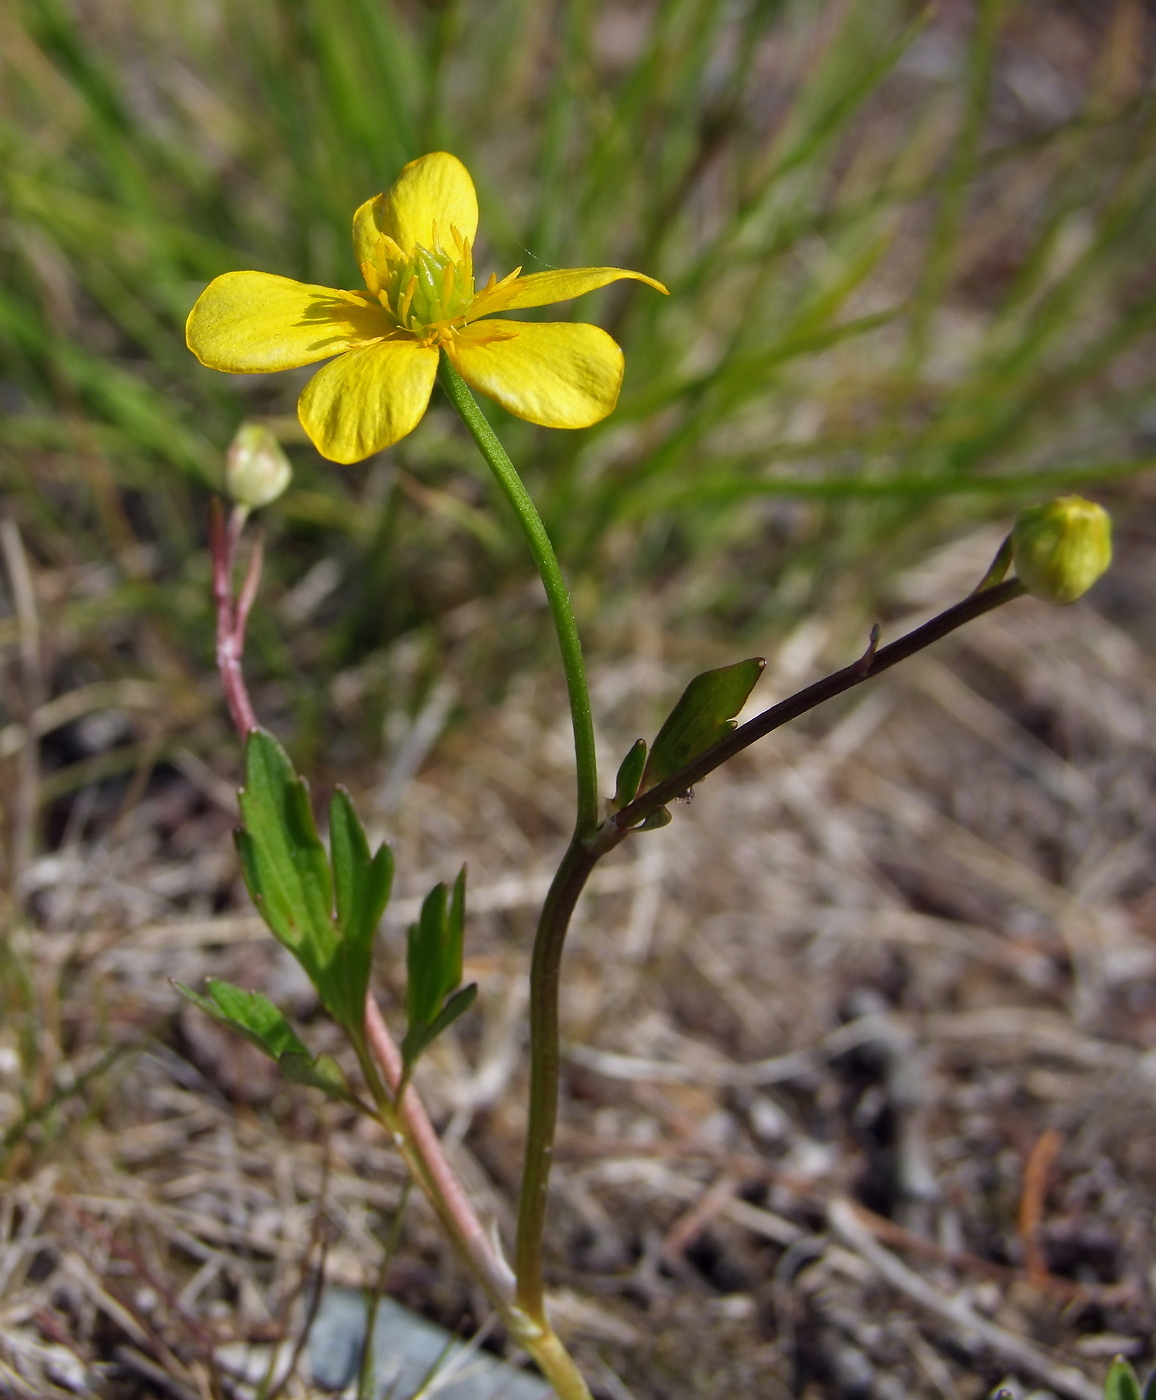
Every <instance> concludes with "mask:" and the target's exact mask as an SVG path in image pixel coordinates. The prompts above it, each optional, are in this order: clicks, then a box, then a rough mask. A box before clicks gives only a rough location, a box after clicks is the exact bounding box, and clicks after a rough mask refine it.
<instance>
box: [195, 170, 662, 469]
mask: <svg viewBox="0 0 1156 1400" xmlns="http://www.w3.org/2000/svg"><path fill="white" fill-rule="evenodd" d="M477 226H478V201H477V196H476V195H475V193H474V185H473V181H472V180H471V179H470V176H469V172H468V171H467V170H466V168H465V166H464V165H463V164H462V163H461V161H460V160H458V159H457V157H456V156H451V155H449V154H447V153H446V152H445V151H435V152H434V153H432V154H431V155H427V156H422V157H421V158H420V159H419V160H415V161H411V162H410V164H409V165H407V166H406V167H405V169H404V170H403V171H402V172H401V174H400V175H399V176H398V178H397V181H396V183H395V184H394V186H393V188H392V189H391V190H390V191H389V193H388V194H384V195H381V194H379V195H377V196H375V197H374V198H373V199H370V200H367V201H366V202H365V203H364V204H363V205H362V206H361V208H360V209H358V211H357V213H356V214H354V216H353V247H354V252H355V254H356V257H357V261H358V263H359V264H360V267H361V272H362V276H363V277H364V278H365V285H366V287H367V288H368V290H367V291H364V292H346V291H337V290H334V289H332V288H329V287H315V286H311V285H309V284H308V283H305V282H294V281H293V280H292V279H291V278H288V277H276V276H274V275H273V274H271V273H268V272H227V273H225V275H224V276H223V277H218V278H216V279H215V280H214V281H212V282H210V284H209V285H208V286H207V287H206V288H205V290H204V291H203V292H202V293H201V295H200V296H199V297H198V298H197V303H196V305H195V306H194V307H193V309H192V311H191V312H190V313H189V319H188V323H187V325H186V327H185V338H186V340H187V342H188V346H189V349H190V350H191V351H192V352H193V354H194V355H196V357H197V359H198V360H200V362H201V363H202V364H203V365H208V366H209V368H210V369H219V370H225V371H227V372H229V373H231V374H252V373H255V372H260V371H266V370H278V369H293V368H295V367H297V366H298V365H308V364H313V363H314V362H316V361H317V360H328V359H332V357H333V356H335V355H336V356H337V357H338V358H337V359H334V360H333V362H332V364H328V365H326V366H325V368H324V369H322V370H321V371H320V372H319V373H317V374H316V375H314V377H313V379H312V380H311V381H310V382H309V384H308V385H307V386H306V388H305V390H304V392H303V393H302V395H301V398H300V399H299V401H298V404H297V411H298V414H299V415H300V418H301V423H302V426H303V427H304V428H305V431H306V432H307V433H308V434H309V436H310V438H311V439H312V440H313V443H314V445H315V446H316V447H317V450H318V451H319V452H320V453H321V454H322V455H323V456H325V457H328V458H330V459H331V460H332V461H334V462H358V461H360V460H361V459H362V458H363V457H368V456H369V455H370V454H371V453H373V452H379V451H381V449H382V448H384V447H389V446H390V445H391V444H392V443H395V442H397V441H398V439H399V438H403V437H405V435H406V434H407V433H409V432H412V431H413V429H414V428H415V427H416V426H417V424H418V422H419V420H420V419H421V416H422V414H423V413H424V412H425V410H426V405H427V404H428V403H429V397H430V394H431V393H432V392H433V385H434V379H435V378H436V376H437V368H438V356H439V353H440V352H441V351H442V350H444V351H445V353H446V355H447V357H448V358H449V360H450V362H451V364H452V365H453V366H454V368H455V369H456V370H457V372H458V373H459V374H460V375H461V376H462V378H463V379H464V380H465V381H466V383H467V384H469V385H470V386H471V387H472V388H474V389H477V390H480V392H481V393H483V394H488V395H489V396H490V398H492V399H496V400H497V401H498V403H500V404H501V405H502V407H503V408H505V409H508V410H509V411H510V412H511V413H514V414H516V415H517V416H518V417H519V418H526V419H528V420H529V421H530V422H531V423H541V424H542V425H543V426H545V427H547V428H586V427H589V426H590V424H591V423H597V422H599V421H600V420H601V419H603V418H605V417H606V416H607V414H608V413H610V412H612V411H613V408H614V405H615V403H616V402H617V401H618V391H619V389H620V388H621V385H622V370H623V360H622V351H621V350H620V349H619V348H618V346H617V345H616V344H615V343H614V341H613V340H612V339H611V338H610V336H608V335H607V334H606V332H605V331H603V330H600V329H599V328H598V327H597V326H589V325H584V324H581V323H576V322H570V321H561V322H542V321H511V320H503V319H499V318H497V316H496V313H498V312H502V311H512V310H514V309H516V308H520V307H527V306H547V305H549V304H550V303H551V302H555V301H565V300H567V299H569V298H571V297H576V296H580V295H581V294H582V293H583V292H592V291H594V290H595V289H596V288H598V287H604V286H606V285H607V283H609V282H617V281H618V280H619V279H620V278H623V277H630V278H634V279H635V280H636V281H639V282H646V283H648V284H649V285H650V286H652V287H655V288H657V289H658V291H660V292H663V293H665V292H666V288H665V287H664V286H663V285H662V283H661V282H656V281H655V280H654V279H653V278H652V277H644V276H643V275H642V273H640V272H626V271H624V270H623V269H622V268H618V267H582V268H566V269H561V270H559V271H556V272H533V273H531V274H530V275H529V276H527V277H523V276H522V275H521V268H517V269H516V270H515V271H514V272H511V273H510V275H509V276H508V277H504V278H503V279H502V280H501V281H500V282H499V281H498V280H497V278H496V277H494V276H491V277H490V280H489V281H488V282H487V283H486V284H485V286H483V287H482V288H481V290H479V291H475V289H474V267H473V252H472V248H473V241H474V235H475V233H476V231H477ZM482 318H485V319H482Z"/></svg>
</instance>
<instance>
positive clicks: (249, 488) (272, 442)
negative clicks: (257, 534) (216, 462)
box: [225, 423, 293, 510]
mask: <svg viewBox="0 0 1156 1400" xmlns="http://www.w3.org/2000/svg"><path fill="white" fill-rule="evenodd" d="M292 479H293V468H292V467H291V466H290V465H289V458H288V457H286V456H285V453H284V452H283V451H282V449H281V444H280V443H279V442H278V441H277V439H276V438H275V437H274V436H273V434H272V433H271V432H270V431H269V429H268V428H266V427H265V426H264V425H263V424H261V423H242V424H241V426H240V427H239V428H238V429H237V431H236V433H235V434H234V436H233V441H232V442H231V443H230V444H229V451H228V453H227V455H226V457H225V490H226V491H227V492H228V493H229V498H230V500H232V501H233V502H235V503H236V504H237V505H239V506H244V507H245V508H246V509H247V510H259V509H260V507H261V506H267V505H268V504H269V503H270V502H271V501H275V500H276V499H277V497H278V496H280V495H281V493H282V492H283V491H284V490H285V488H286V487H287V486H288V485H289V482H290V481H291V480H292Z"/></svg>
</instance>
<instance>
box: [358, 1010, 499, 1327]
mask: <svg viewBox="0 0 1156 1400" xmlns="http://www.w3.org/2000/svg"><path fill="white" fill-rule="evenodd" d="M365 1034H366V1039H367V1040H368V1041H369V1048H370V1049H371V1050H372V1051H373V1055H374V1058H375V1059H376V1060H377V1062H378V1064H379V1065H380V1066H381V1069H382V1073H383V1074H384V1075H385V1081H386V1083H387V1084H388V1085H389V1087H390V1089H391V1090H392V1091H393V1093H395V1094H396V1093H397V1086H398V1085H399V1084H400V1083H401V1075H402V1059H401V1051H400V1050H399V1049H398V1048H397V1042H396V1041H395V1040H394V1038H393V1036H392V1035H390V1033H389V1027H388V1026H387V1025H386V1024H385V1019H384V1018H383V1016H382V1014H381V1012H380V1011H379V1010H378V1007H377V1003H376V1002H375V1001H374V1000H373V997H372V996H367V997H366V999H365ZM398 1109H399V1111H400V1113H401V1118H402V1122H403V1123H404V1124H405V1128H406V1132H407V1134H408V1136H409V1140H410V1142H411V1143H412V1144H413V1147H414V1149H415V1150H416V1152H417V1153H418V1155H419V1156H420V1157H421V1159H422V1162H423V1163H424V1165H425V1169H426V1171H427V1172H428V1173H429V1175H430V1178H431V1180H432V1181H433V1182H434V1184H435V1185H436V1187H437V1194H438V1196H439V1198H440V1200H441V1203H442V1204H443V1205H444V1207H445V1210H446V1213H447V1214H448V1216H449V1218H450V1226H451V1228H452V1230H453V1232H454V1234H455V1235H456V1236H457V1238H458V1241H459V1243H460V1245H461V1247H462V1249H464V1250H465V1252H466V1253H467V1254H468V1256H469V1260H470V1264H471V1266H472V1267H473V1270H474V1272H475V1274H476V1275H477V1277H478V1279H479V1281H480V1282H481V1283H482V1284H483V1285H484V1286H485V1289H486V1292H487V1293H489V1295H490V1298H491V1300H492V1301H493V1302H494V1303H495V1304H497V1305H498V1306H499V1307H503V1306H504V1307H505V1308H512V1307H513V1306H514V1275H513V1271H512V1270H511V1269H510V1266H509V1265H508V1264H507V1263H506V1261H505V1260H504V1259H503V1258H502V1257H501V1255H500V1254H499V1253H498V1252H497V1250H496V1249H495V1248H494V1245H493V1243H492V1242H491V1240H490V1237H489V1235H488V1234H487V1233H486V1229H485V1226H484V1225H483V1224H482V1222H481V1220H480V1219H479V1218H478V1214H477V1212H476V1211H475V1210H474V1208H473V1205H472V1204H471V1203H470V1199H469V1197H468V1196H467V1195H466V1193H465V1191H464V1190H463V1189H462V1184H461V1182H460V1181H459V1180H458V1179H457V1177H456V1176H455V1175H454V1169H453V1167H451V1166H450V1163H449V1159H448V1158H447V1157H446V1154H445V1151H444V1149H443V1148H442V1145H441V1140H440V1139H439V1137H438V1135H437V1132H436V1131H435V1130H434V1125H433V1124H432V1123H431V1122H430V1120H429V1114H428V1113H426V1111H425V1105H424V1104H423V1103H422V1101H421V1099H419V1098H418V1096H417V1093H416V1091H415V1090H414V1087H413V1085H412V1083H411V1084H407V1085H406V1088H405V1093H404V1094H403V1095H402V1097H401V1103H400V1104H399V1105H398Z"/></svg>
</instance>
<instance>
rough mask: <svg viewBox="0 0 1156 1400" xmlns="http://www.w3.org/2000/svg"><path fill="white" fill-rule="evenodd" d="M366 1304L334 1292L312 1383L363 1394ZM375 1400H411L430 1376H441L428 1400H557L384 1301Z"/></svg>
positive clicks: (320, 1325)
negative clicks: (361, 1370)
mask: <svg viewBox="0 0 1156 1400" xmlns="http://www.w3.org/2000/svg"><path fill="white" fill-rule="evenodd" d="M365 1319H366V1309H365V1297H364V1295H363V1294H361V1293H359V1292H357V1291H355V1290H354V1289H349V1288H332V1289H328V1290H327V1291H326V1294H325V1297H324V1298H323V1299H322V1301H321V1306H320V1308H319V1309H318V1312H317V1317H316V1320H315V1321H314V1324H313V1330H312V1332H311V1333H310V1337H309V1361H310V1365H311V1367H312V1371H313V1383H314V1385H316V1386H319V1387H320V1388H321V1389H322V1390H329V1391H339V1392H344V1393H345V1394H348V1395H355V1394H356V1393H357V1372H358V1367H359V1365H360V1361H361V1348H362V1343H363V1341H364V1338H365ZM373 1363H374V1364H373V1369H374V1377H373V1386H372V1389H371V1391H370V1394H371V1395H372V1397H373V1400H412V1397H413V1396H414V1395H415V1394H416V1393H417V1392H418V1390H419V1388H420V1387H421V1385H422V1382H423V1381H425V1380H426V1378H427V1376H428V1375H429V1372H430V1370H431V1369H432V1368H433V1367H434V1366H435V1365H436V1366H438V1374H437V1376H436V1377H435V1379H434V1380H433V1381H432V1382H430V1383H429V1384H428V1386H427V1389H426V1390H424V1391H422V1396H423V1400H424V1396H426V1395H430V1396H433V1395H436V1396H438V1397H439V1400H550V1397H551V1395H552V1393H553V1392H552V1391H551V1390H550V1387H549V1386H548V1385H547V1384H546V1382H545V1381H543V1380H542V1379H541V1378H540V1377H538V1376H534V1375H531V1374H530V1373H529V1372H527V1371H520V1370H519V1369H518V1368H517V1367H516V1366H511V1365H510V1364H509V1363H508V1362H506V1361H501V1360H499V1359H498V1357H496V1356H491V1355H489V1354H488V1353H487V1352H483V1351H471V1350H470V1348H469V1347H467V1346H466V1345H465V1344H464V1343H462V1342H461V1341H459V1340H458V1339H457V1338H455V1337H453V1336H452V1334H451V1333H449V1332H447V1331H445V1330H444V1328H441V1327H438V1326H436V1325H435V1324H434V1323H432V1322H427V1321H426V1319H425V1318H424V1317H419V1316H418V1315H417V1314H416V1313H412V1312H410V1311H409V1309H408V1308H403V1307H402V1306H401V1304H400V1303H395V1302H394V1301H393V1299H392V1298H382V1300H381V1302H380V1304H379V1305H378V1310H377V1323H376V1326H375V1328H374V1334H373Z"/></svg>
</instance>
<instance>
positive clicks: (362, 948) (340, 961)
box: [325, 788, 393, 1032]
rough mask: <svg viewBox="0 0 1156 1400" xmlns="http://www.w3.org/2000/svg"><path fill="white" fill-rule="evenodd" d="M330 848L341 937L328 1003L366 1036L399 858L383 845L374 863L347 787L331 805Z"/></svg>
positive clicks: (328, 979)
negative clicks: (376, 949)
mask: <svg viewBox="0 0 1156 1400" xmlns="http://www.w3.org/2000/svg"><path fill="white" fill-rule="evenodd" d="M329 848H330V852H331V858H332V863H333V885H334V890H335V893H336V897H337V928H338V932H339V934H340V938H339V941H338V943H337V946H336V948H335V950H334V954H333V961H332V964H331V966H330V968H329V969H328V972H327V975H326V986H327V989H328V995H327V996H326V997H325V1003H326V1005H327V1006H328V1007H329V1010H330V1011H331V1012H332V1013H333V1015H334V1016H335V1017H336V1018H337V1020H338V1021H340V1022H341V1024H342V1025H344V1026H346V1027H348V1028H349V1029H351V1030H354V1031H356V1032H360V1031H361V1029H362V1027H363V1025H364V1020H365V994H366V992H367V991H368V989H369V974H370V969H371V966H372V962H373V940H374V936H375V934H376V933H377V926H378V924H379V923H380V922H381V916H382V914H383V913H384V912H385V906H386V905H387V904H388V903H389V894H390V889H391V887H392V884H393V853H392V851H390V849H389V847H388V846H384V845H383V846H381V847H379V848H378V851H377V854H376V855H375V856H373V857H372V858H370V854H369V842H368V841H367V840H366V836H365V830H364V828H363V827H362V825H361V822H360V820H359V819H358V816H357V813H356V812H355V811H354V809H353V803H352V802H351V801H350V798H349V794H348V793H347V792H346V791H345V789H344V788H338V789H337V791H336V792H335V793H334V794H333V800H332V801H331V802H330V804H329Z"/></svg>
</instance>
